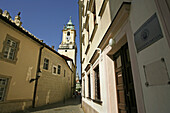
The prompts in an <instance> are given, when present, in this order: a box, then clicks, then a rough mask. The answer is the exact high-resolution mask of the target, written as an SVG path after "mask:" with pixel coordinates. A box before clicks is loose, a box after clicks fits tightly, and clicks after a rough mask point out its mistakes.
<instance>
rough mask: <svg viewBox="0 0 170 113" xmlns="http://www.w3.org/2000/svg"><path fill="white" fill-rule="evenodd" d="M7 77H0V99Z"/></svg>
mask: <svg viewBox="0 0 170 113" xmlns="http://www.w3.org/2000/svg"><path fill="white" fill-rule="evenodd" d="M7 82H8V78H2V77H0V101H3V100H4V97H5V91H6V87H7Z"/></svg>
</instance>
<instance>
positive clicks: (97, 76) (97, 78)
mask: <svg viewBox="0 0 170 113" xmlns="http://www.w3.org/2000/svg"><path fill="white" fill-rule="evenodd" d="M94 71H95V100H100V99H101V97H100V74H99V66H97V67H96V68H95V69H94Z"/></svg>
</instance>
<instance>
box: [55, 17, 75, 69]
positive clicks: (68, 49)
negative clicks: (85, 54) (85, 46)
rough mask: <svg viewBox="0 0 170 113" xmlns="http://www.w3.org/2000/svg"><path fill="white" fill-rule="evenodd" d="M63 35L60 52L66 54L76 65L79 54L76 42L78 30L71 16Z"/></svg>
mask: <svg viewBox="0 0 170 113" xmlns="http://www.w3.org/2000/svg"><path fill="white" fill-rule="evenodd" d="M62 32H63V36H62V42H61V44H60V45H59V48H58V52H59V53H60V54H62V55H64V56H67V57H69V58H71V59H72V60H73V63H74V65H75V66H76V55H77V46H76V43H75V38H76V30H75V28H74V25H73V24H72V21H71V17H70V20H69V22H68V23H67V25H66V26H64V28H63V30H62Z"/></svg>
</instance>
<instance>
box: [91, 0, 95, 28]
mask: <svg viewBox="0 0 170 113" xmlns="http://www.w3.org/2000/svg"><path fill="white" fill-rule="evenodd" d="M92 13H93V19H94V26H95V23H96V3H95V0H94V4H93V9H92Z"/></svg>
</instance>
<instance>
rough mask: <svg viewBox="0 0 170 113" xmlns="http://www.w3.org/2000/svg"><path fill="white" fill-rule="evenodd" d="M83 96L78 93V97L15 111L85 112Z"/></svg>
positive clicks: (22, 112)
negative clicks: (82, 105) (82, 102)
mask: <svg viewBox="0 0 170 113" xmlns="http://www.w3.org/2000/svg"><path fill="white" fill-rule="evenodd" d="M80 99H81V96H80V95H78V96H76V98H75V97H74V98H70V99H68V100H66V101H63V102H60V103H53V104H48V105H44V106H40V107H36V108H29V109H26V110H24V111H19V112H14V113H35V112H37V113H41V112H43V113H48V112H54V113H57V112H59V113H71V112H72V111H75V110H76V113H83V111H82V109H81V100H80Z"/></svg>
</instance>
